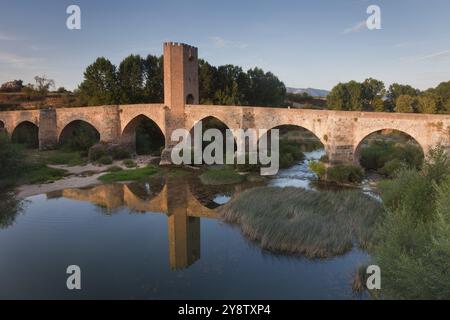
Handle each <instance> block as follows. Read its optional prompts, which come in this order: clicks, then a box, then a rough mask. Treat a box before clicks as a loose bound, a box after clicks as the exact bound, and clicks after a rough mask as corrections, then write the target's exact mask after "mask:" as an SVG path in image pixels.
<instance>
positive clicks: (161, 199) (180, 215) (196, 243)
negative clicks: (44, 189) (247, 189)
mask: <svg viewBox="0 0 450 320" xmlns="http://www.w3.org/2000/svg"><path fill="white" fill-rule="evenodd" d="M243 188H244V187H243V186H233V187H232V189H233V190H232V193H239V192H240V191H241V190H242V189H243ZM193 189H195V188H192V187H190V184H189V183H188V182H187V181H186V180H184V179H182V178H164V179H161V180H159V181H152V183H131V184H105V185H98V186H94V187H92V188H84V189H66V190H62V191H58V192H52V193H49V194H48V195H47V196H48V197H52V198H57V197H63V198H67V199H72V200H79V201H86V202H90V203H92V204H94V205H97V206H100V207H102V208H104V209H105V210H106V211H108V212H114V211H115V210H117V209H120V208H123V207H126V208H128V209H129V210H130V211H131V212H140V213H147V212H151V213H161V214H166V215H167V216H168V238H169V239H168V240H169V265H170V268H171V269H173V270H177V269H184V268H187V267H189V266H190V265H192V264H193V263H194V262H196V261H197V260H199V259H200V218H211V219H218V218H219V214H218V212H217V210H216V209H213V208H210V207H211V206H210V205H208V206H207V205H205V204H203V203H202V202H201V201H200V200H198V199H197V198H196V197H195V196H194V194H193V192H192V191H191V190H193ZM194 192H195V191H194ZM203 202H205V201H203ZM210 204H211V203H210ZM216 207H217V205H216Z"/></svg>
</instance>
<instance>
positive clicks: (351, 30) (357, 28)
mask: <svg viewBox="0 0 450 320" xmlns="http://www.w3.org/2000/svg"><path fill="white" fill-rule="evenodd" d="M364 29H367V23H366V20H364V21H360V22H358V23H356V24H355V25H354V26H353V27H351V28H347V29H345V30H344V31H342V34H349V33H356V32H360V31H363V30H364Z"/></svg>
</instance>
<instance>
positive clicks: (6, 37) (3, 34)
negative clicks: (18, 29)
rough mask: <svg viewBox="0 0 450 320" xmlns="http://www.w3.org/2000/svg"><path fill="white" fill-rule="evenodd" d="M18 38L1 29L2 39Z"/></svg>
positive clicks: (0, 39)
mask: <svg viewBox="0 0 450 320" xmlns="http://www.w3.org/2000/svg"><path fill="white" fill-rule="evenodd" d="M14 40H17V38H16V37H15V36H13V35H11V34H8V33H5V32H2V31H0V41H14Z"/></svg>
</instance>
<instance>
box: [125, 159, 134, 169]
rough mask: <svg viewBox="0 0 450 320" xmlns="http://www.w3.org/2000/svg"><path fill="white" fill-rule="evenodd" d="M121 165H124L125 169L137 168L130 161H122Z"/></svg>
mask: <svg viewBox="0 0 450 320" xmlns="http://www.w3.org/2000/svg"><path fill="white" fill-rule="evenodd" d="M122 163H123V165H124V166H125V167H127V168H136V167H137V164H136V162H134V161H133V160H131V159H126V160H123V162H122Z"/></svg>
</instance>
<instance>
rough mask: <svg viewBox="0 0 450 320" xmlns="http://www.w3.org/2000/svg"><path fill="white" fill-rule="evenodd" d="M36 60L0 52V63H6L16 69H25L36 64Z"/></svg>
mask: <svg viewBox="0 0 450 320" xmlns="http://www.w3.org/2000/svg"><path fill="white" fill-rule="evenodd" d="M37 61H38V59H36V58H31V57H24V56H21V55H18V54H15V53H10V52H3V51H0V63H6V64H9V65H14V66H17V67H26V66H30V65H32V64H34V63H36V62H37Z"/></svg>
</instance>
